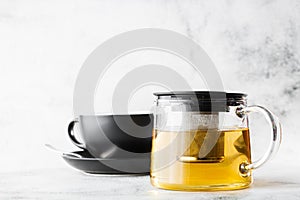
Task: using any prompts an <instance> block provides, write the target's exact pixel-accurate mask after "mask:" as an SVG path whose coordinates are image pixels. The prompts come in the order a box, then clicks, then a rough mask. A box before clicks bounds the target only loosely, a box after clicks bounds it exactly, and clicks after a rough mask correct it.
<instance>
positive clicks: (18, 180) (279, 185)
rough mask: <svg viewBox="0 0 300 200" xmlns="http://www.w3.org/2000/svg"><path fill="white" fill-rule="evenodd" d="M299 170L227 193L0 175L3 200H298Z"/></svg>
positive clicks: (54, 172)
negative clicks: (181, 190) (168, 189)
mask: <svg viewBox="0 0 300 200" xmlns="http://www.w3.org/2000/svg"><path fill="white" fill-rule="evenodd" d="M299 167H300V166H298V167H297V168H291V167H284V168H280V169H272V170H264V171H257V172H255V180H254V183H253V184H252V186H251V187H250V188H248V189H244V190H236V191H226V192H224V191H223V192H180V191H167V190H161V189H157V188H154V187H153V186H152V185H151V184H150V180H149V176H88V175H85V174H81V173H80V172H77V171H75V170H70V169H68V168H59V169H43V170H34V171H32V170H30V171H22V172H21V171H19V172H16V173H0V199H73V200H77V199H84V200H88V199H195V200H196V199H209V200H211V199H248V200H250V199H251V200H252V199H253V200H254V199H255V200H257V199H272V200H277V199H278V200H282V199H286V200H290V199H291V200H297V199H300V174H299ZM287 177H289V178H288V179H287Z"/></svg>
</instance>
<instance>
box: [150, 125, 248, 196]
mask: <svg viewBox="0 0 300 200" xmlns="http://www.w3.org/2000/svg"><path fill="white" fill-rule="evenodd" d="M166 161H167V162H166ZM250 162H251V152H250V138H249V130H248V128H238V129H233V130H210V131H209V132H207V130H195V131H188V132H168V131H157V130H155V131H154V132H153V142H152V154H151V171H150V176H151V183H152V184H153V185H154V186H156V187H159V188H163V189H171V190H232V189H242V188H246V187H248V186H249V185H250V184H251V182H252V176H251V172H249V173H248V174H242V173H241V172H240V165H241V164H242V163H250Z"/></svg>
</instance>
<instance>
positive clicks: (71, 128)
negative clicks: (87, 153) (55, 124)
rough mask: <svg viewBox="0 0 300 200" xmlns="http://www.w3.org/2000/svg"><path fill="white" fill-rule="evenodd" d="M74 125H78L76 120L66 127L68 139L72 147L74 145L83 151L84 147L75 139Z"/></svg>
mask: <svg viewBox="0 0 300 200" xmlns="http://www.w3.org/2000/svg"><path fill="white" fill-rule="evenodd" d="M76 123H78V120H77V119H75V120H73V121H71V122H70V123H69V126H68V135H69V138H70V139H71V141H72V143H73V144H74V145H76V146H77V147H79V148H81V149H85V145H84V144H83V143H81V142H79V141H78V140H77V139H76V137H75V132H74V127H75V124H76Z"/></svg>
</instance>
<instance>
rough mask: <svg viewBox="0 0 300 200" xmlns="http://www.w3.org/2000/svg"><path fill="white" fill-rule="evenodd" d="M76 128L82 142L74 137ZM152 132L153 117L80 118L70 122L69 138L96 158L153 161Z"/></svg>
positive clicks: (150, 115) (110, 116)
mask: <svg viewBox="0 0 300 200" xmlns="http://www.w3.org/2000/svg"><path fill="white" fill-rule="evenodd" d="M76 124H78V125H79V128H80V138H81V139H82V140H83V141H82V142H80V141H79V140H78V139H77V137H76V136H75V132H74V127H75V125H76ZM152 129H153V115H152V114H128V115H80V116H79V117H78V118H77V119H75V120H73V121H72V122H70V124H69V126H68V134H69V137H70V139H71V141H72V142H73V143H74V144H75V145H76V146H77V147H79V148H82V149H86V150H88V151H89V152H90V153H91V154H92V155H93V156H94V157H95V158H137V157H143V158H145V157H149V158H150V152H151V142H152Z"/></svg>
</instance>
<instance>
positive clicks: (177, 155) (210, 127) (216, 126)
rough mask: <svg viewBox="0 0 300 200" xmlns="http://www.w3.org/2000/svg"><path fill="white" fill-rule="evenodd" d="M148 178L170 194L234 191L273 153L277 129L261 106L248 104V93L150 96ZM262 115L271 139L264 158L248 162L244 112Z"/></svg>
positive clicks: (247, 182) (277, 140)
mask: <svg viewBox="0 0 300 200" xmlns="http://www.w3.org/2000/svg"><path fill="white" fill-rule="evenodd" d="M154 95H155V96H156V97H157V99H156V101H155V111H154V129H153V141H152V152H151V170H150V178H151V183H152V185H154V186H156V187H158V188H164V189H171V190H232V189H241V188H246V187H248V186H249V185H250V184H251V183H252V173H251V172H252V170H253V169H256V168H258V167H260V166H261V165H263V164H264V163H265V162H266V161H267V160H269V158H270V157H271V156H272V155H274V154H275V153H276V152H277V150H278V147H279V144H280V142H281V134H282V133H281V125H280V123H279V121H278V119H277V117H275V116H274V115H273V114H272V113H271V112H270V111H269V110H267V109H266V108H264V107H262V106H257V105H254V106H247V98H246V97H247V95H246V94H243V93H226V92H216V91H183V92H163V93H155V94H154ZM252 112H260V113H262V114H263V115H264V116H265V117H266V118H267V120H268V121H269V122H270V124H271V131H270V133H271V135H272V141H271V142H270V145H269V148H268V150H267V152H266V153H265V154H264V156H263V157H262V158H261V159H259V160H258V161H252V159H251V145H250V132H249V123H248V114H249V113H252Z"/></svg>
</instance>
